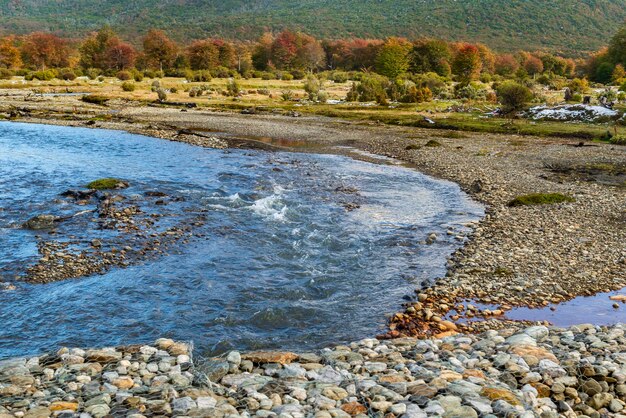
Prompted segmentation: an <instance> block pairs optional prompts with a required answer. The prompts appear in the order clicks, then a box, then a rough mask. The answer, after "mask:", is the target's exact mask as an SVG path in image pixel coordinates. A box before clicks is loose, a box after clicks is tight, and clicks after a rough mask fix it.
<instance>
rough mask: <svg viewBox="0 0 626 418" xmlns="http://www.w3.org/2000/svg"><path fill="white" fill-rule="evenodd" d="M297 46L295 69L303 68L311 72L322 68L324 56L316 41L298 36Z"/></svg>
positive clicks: (309, 37)
mask: <svg viewBox="0 0 626 418" xmlns="http://www.w3.org/2000/svg"><path fill="white" fill-rule="evenodd" d="M297 45H298V52H297V54H296V55H297V57H296V61H295V62H296V67H300V68H305V69H307V70H309V71H311V72H313V71H315V70H318V69H320V68H323V67H324V65H325V64H326V54H325V53H324V49H323V48H322V45H321V44H320V42H319V41H318V40H317V39H315V38H314V37H312V36H308V35H304V34H300V36H299V38H298V42H297Z"/></svg>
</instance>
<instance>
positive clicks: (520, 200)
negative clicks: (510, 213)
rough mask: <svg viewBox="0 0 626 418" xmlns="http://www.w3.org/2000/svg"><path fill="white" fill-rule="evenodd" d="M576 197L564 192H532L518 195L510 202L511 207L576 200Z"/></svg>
mask: <svg viewBox="0 0 626 418" xmlns="http://www.w3.org/2000/svg"><path fill="white" fill-rule="evenodd" d="M574 201H575V200H574V198H573V197H571V196H567V195H564V194H562V193H532V194H527V195H523V196H518V197H516V198H515V199H513V200H511V201H510V202H509V207H517V206H532V205H553V204H556V203H567V202H574Z"/></svg>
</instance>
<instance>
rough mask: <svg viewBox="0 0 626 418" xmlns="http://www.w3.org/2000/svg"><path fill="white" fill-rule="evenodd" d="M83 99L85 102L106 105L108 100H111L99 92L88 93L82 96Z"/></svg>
mask: <svg viewBox="0 0 626 418" xmlns="http://www.w3.org/2000/svg"><path fill="white" fill-rule="evenodd" d="M81 100H82V101H83V102H85V103H91V104H96V105H100V106H106V102H108V101H109V98H108V97H105V96H100V95H98V94H88V95H86V96H83V97H81Z"/></svg>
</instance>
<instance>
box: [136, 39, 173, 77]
mask: <svg viewBox="0 0 626 418" xmlns="http://www.w3.org/2000/svg"><path fill="white" fill-rule="evenodd" d="M143 52H144V54H145V57H146V65H148V66H149V67H150V68H155V69H159V70H161V71H163V70H165V69H168V68H171V67H172V65H173V64H174V61H175V60H176V56H177V53H178V46H177V45H176V43H175V42H174V41H172V40H171V39H170V38H168V37H167V35H166V34H165V32H163V31H162V30H157V29H151V30H149V31H148V33H147V34H146V36H145V37H144V38H143Z"/></svg>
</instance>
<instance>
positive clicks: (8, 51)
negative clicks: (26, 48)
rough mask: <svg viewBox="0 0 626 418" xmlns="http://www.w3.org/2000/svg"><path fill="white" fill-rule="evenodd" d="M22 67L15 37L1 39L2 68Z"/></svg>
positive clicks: (0, 66) (0, 57)
mask: <svg viewBox="0 0 626 418" xmlns="http://www.w3.org/2000/svg"><path fill="white" fill-rule="evenodd" d="M21 66H22V58H21V56H20V50H19V49H18V48H17V47H16V46H15V37H12V36H7V37H6V38H2V39H0V68H9V69H15V68H19V67H21Z"/></svg>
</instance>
